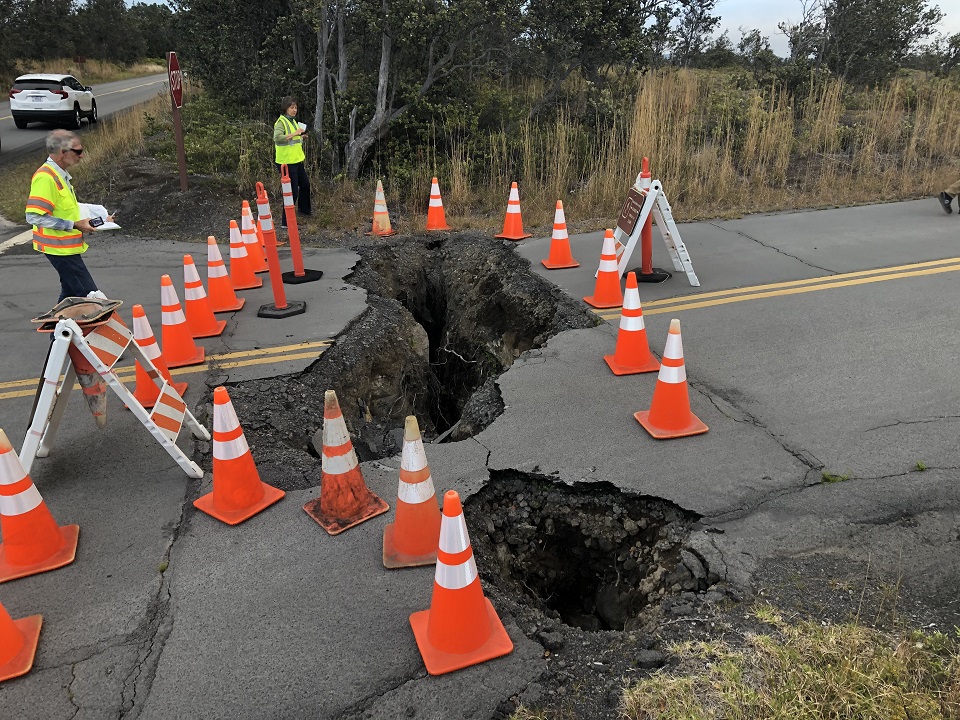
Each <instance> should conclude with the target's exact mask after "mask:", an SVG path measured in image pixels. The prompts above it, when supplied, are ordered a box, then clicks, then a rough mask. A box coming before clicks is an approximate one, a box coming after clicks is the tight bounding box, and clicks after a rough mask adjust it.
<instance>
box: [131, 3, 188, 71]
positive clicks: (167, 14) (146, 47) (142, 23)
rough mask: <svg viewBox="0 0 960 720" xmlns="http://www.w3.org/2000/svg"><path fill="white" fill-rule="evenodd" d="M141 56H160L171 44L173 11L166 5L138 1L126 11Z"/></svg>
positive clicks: (162, 55)
mask: <svg viewBox="0 0 960 720" xmlns="http://www.w3.org/2000/svg"><path fill="white" fill-rule="evenodd" d="M127 13H128V16H129V18H130V24H131V25H132V26H133V28H134V32H135V33H136V35H137V39H138V41H139V51H140V52H139V54H140V56H141V57H143V58H162V57H164V56H165V55H166V53H167V51H168V50H176V48H175V47H174V46H173V11H172V10H171V9H170V8H169V7H168V6H167V5H161V4H156V3H144V2H138V3H136V4H134V5H131V6H130V9H129V10H128V11H127Z"/></svg>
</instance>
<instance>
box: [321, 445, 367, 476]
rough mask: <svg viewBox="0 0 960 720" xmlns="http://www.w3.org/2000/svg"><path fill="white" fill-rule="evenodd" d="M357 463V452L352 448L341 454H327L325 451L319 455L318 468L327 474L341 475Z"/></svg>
mask: <svg viewBox="0 0 960 720" xmlns="http://www.w3.org/2000/svg"><path fill="white" fill-rule="evenodd" d="M359 464H360V463H359V462H358V461H357V453H356V452H354V450H353V448H351V449H350V451H349V452H346V453H344V454H343V455H327V454H326V453H321V455H320V469H321V470H322V471H323V472H325V473H327V474H329V475H342V474H343V473H345V472H350V471H351V470H353V469H354V468H355V467H357V465H359Z"/></svg>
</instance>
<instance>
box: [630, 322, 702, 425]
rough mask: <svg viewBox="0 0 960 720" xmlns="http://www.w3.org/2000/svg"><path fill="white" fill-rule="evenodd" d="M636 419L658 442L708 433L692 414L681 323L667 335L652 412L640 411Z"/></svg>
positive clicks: (675, 323)
mask: <svg viewBox="0 0 960 720" xmlns="http://www.w3.org/2000/svg"><path fill="white" fill-rule="evenodd" d="M633 416H634V417H635V418H636V419H637V422H639V423H640V424H641V425H643V428H644V429H645V430H646V431H647V432H648V433H650V434H651V435H653V437H655V438H656V439H657V440H667V439H669V438H678V437H687V436H688V435H700V434H701V433H705V432H706V431H707V429H708V428H707V426H706V425H704V424H703V423H702V422H701V421H700V418H698V417H697V416H696V415H694V414H693V413H692V412H690V395H689V392H688V391H687V371H686V368H685V367H684V364H683V341H682V340H681V339H680V321H679V320H676V319H674V320H671V321H670V334H669V335H667V347H666V349H664V351H663V361H662V364H661V365H660V375H659V376H658V377H657V386H656V387H655V388H654V389H653V402H652V403H651V404H650V409H649V410H641V411H640V412H637V413H634V414H633Z"/></svg>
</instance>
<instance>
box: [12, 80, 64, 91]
mask: <svg viewBox="0 0 960 720" xmlns="http://www.w3.org/2000/svg"><path fill="white" fill-rule="evenodd" d="M62 84H63V83H59V82H57V81H56V80H19V81H18V82H15V83H14V84H13V89H14V90H53V91H54V92H60V86H61V85H62Z"/></svg>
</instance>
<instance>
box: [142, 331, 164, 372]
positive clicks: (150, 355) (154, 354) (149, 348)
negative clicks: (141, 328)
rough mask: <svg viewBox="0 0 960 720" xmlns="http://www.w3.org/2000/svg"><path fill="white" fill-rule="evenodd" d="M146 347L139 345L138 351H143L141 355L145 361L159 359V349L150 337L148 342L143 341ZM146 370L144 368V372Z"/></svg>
mask: <svg viewBox="0 0 960 720" xmlns="http://www.w3.org/2000/svg"><path fill="white" fill-rule="evenodd" d="M144 342H146V343H147V344H146V345H140V350H142V351H143V354H144V355H146V356H147V360H156V359H157V358H158V357H160V347H159V346H158V345H157V341H156V339H155V338H154V337H152V336H151V337H150V340H149V341H147V340H144ZM137 344H138V345H139V344H140V343H137ZM146 369H147V368H144V370H146Z"/></svg>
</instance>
